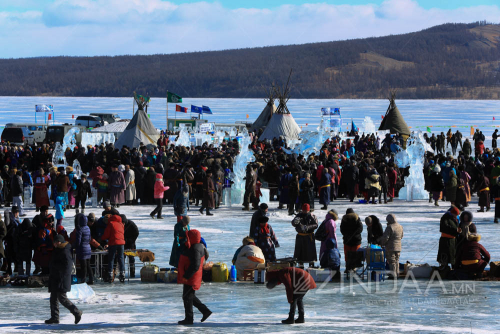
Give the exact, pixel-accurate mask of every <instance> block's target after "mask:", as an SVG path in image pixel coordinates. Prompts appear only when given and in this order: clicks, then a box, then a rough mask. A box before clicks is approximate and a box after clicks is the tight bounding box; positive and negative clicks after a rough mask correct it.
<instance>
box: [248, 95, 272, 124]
mask: <svg viewBox="0 0 500 334" xmlns="http://www.w3.org/2000/svg"><path fill="white" fill-rule="evenodd" d="M275 112H276V105H275V104H274V100H273V99H270V100H269V101H268V102H267V104H266V107H265V108H264V110H262V112H261V113H260V115H259V117H257V119H256V120H255V122H253V124H252V126H251V127H250V131H255V130H259V129H260V128H265V127H266V126H267V124H268V123H269V121H271V118H272V117H273V115H274V113H275Z"/></svg>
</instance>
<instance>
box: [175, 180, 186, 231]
mask: <svg viewBox="0 0 500 334" xmlns="http://www.w3.org/2000/svg"><path fill="white" fill-rule="evenodd" d="M188 210H189V187H188V185H187V183H186V184H184V185H183V186H182V187H179V188H178V189H177V191H176V192H175V195H174V214H175V215H176V216H177V222H178V223H179V222H180V221H181V220H182V217H185V216H187V212H188Z"/></svg>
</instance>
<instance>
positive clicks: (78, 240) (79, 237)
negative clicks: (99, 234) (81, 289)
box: [73, 213, 94, 285]
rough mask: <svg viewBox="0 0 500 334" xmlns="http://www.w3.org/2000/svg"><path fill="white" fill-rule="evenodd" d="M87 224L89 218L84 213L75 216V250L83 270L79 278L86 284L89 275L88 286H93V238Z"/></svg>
mask: <svg viewBox="0 0 500 334" xmlns="http://www.w3.org/2000/svg"><path fill="white" fill-rule="evenodd" d="M87 223H88V220H87V216H85V215H84V214H83V213H79V214H77V215H76V216H75V241H74V243H73V248H74V249H75V251H76V259H77V260H78V261H79V262H80V268H81V270H80V275H79V277H78V278H79V279H81V281H82V282H85V280H86V279H87V275H88V277H89V281H88V284H90V285H92V284H94V273H93V272H92V267H91V266H90V257H91V255H92V251H91V249H90V241H91V239H92V237H91V236H90V228H89V227H88V225H87Z"/></svg>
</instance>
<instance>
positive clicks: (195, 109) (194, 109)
mask: <svg viewBox="0 0 500 334" xmlns="http://www.w3.org/2000/svg"><path fill="white" fill-rule="evenodd" d="M191 112H194V113H196V114H203V108H202V107H197V106H193V105H191Z"/></svg>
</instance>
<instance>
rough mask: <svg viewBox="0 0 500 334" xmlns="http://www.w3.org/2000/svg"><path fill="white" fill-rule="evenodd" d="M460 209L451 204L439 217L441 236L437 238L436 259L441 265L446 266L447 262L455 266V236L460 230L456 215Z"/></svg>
mask: <svg viewBox="0 0 500 334" xmlns="http://www.w3.org/2000/svg"><path fill="white" fill-rule="evenodd" d="M459 214H460V211H459V210H458V209H457V207H455V206H452V207H451V208H450V210H448V211H446V213H445V214H444V215H443V216H442V217H441V222H440V226H439V232H441V238H440V239H439V250H438V255H437V261H438V262H439V263H440V264H441V266H442V267H444V266H447V265H448V263H450V264H451V265H452V267H455V258H456V248H457V247H456V237H457V236H458V235H459V234H460V232H461V230H460V229H459V228H458V219H457V217H458V215H459Z"/></svg>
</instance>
